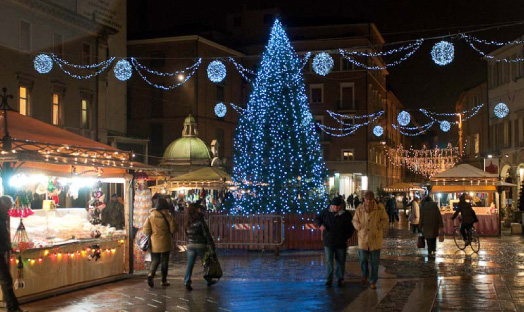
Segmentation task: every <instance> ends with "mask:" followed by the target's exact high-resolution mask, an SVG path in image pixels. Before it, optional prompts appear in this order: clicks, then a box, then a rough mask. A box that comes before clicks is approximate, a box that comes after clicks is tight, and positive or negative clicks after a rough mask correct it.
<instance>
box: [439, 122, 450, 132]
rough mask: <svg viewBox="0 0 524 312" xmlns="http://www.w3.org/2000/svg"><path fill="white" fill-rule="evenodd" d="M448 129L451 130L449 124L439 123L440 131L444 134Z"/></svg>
mask: <svg viewBox="0 0 524 312" xmlns="http://www.w3.org/2000/svg"><path fill="white" fill-rule="evenodd" d="M450 128H451V125H450V124H449V121H447V120H444V121H442V122H441V123H440V130H442V131H444V132H448V131H449V129H450Z"/></svg>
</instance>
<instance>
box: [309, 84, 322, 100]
mask: <svg viewBox="0 0 524 312" xmlns="http://www.w3.org/2000/svg"><path fill="white" fill-rule="evenodd" d="M309 88H310V94H309V97H310V102H311V103H324V85H323V84H312V85H309Z"/></svg>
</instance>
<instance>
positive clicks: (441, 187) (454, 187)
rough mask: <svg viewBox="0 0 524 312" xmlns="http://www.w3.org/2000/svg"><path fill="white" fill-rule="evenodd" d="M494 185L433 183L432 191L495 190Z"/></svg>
mask: <svg viewBox="0 0 524 312" xmlns="http://www.w3.org/2000/svg"><path fill="white" fill-rule="evenodd" d="M496 191H497V188H496V187H495V185H435V186H433V187H432V188H431V192H432V193H458V192H496Z"/></svg>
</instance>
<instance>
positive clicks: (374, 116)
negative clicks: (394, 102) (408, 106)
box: [326, 110, 385, 126]
mask: <svg viewBox="0 0 524 312" xmlns="http://www.w3.org/2000/svg"><path fill="white" fill-rule="evenodd" d="M326 112H327V113H328V114H329V116H330V117H331V118H333V119H334V120H335V121H336V122H338V123H340V124H341V125H343V126H353V125H355V123H346V122H344V119H346V120H347V119H370V120H368V121H366V122H363V123H360V124H361V125H363V126H367V125H368V124H370V123H372V122H375V121H376V120H377V119H379V118H380V117H381V116H382V115H384V113H385V111H379V112H376V113H373V114H369V115H342V114H337V113H335V112H333V111H330V110H326Z"/></svg>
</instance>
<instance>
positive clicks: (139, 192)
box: [133, 172, 153, 270]
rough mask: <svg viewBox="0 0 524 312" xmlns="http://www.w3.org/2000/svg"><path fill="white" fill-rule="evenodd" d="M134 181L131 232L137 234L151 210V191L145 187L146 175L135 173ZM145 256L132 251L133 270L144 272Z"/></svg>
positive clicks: (136, 250)
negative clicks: (133, 231)
mask: <svg viewBox="0 0 524 312" xmlns="http://www.w3.org/2000/svg"><path fill="white" fill-rule="evenodd" d="M135 179H136V181H137V182H136V189H135V198H134V201H133V227H134V229H133V230H135V231H136V232H137V233H138V232H139V231H141V229H142V226H143V225H144V223H145V221H146V219H147V217H148V216H149V211H150V210H151V209H152V208H153V202H152V200H151V191H150V189H149V188H148V187H147V179H148V176H147V174H146V173H144V172H137V173H135ZM145 255H146V254H145V253H144V252H142V251H141V250H139V249H138V248H134V249H133V256H134V267H135V269H137V270H144V269H145V268H146V264H145Z"/></svg>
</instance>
